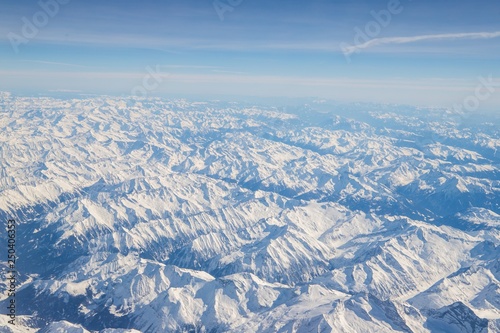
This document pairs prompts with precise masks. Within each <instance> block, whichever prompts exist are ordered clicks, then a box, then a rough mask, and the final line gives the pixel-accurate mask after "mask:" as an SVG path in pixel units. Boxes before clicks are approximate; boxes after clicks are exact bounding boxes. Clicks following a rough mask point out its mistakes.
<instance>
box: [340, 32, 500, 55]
mask: <svg viewBox="0 0 500 333" xmlns="http://www.w3.org/2000/svg"><path fill="white" fill-rule="evenodd" d="M498 37H500V31H494V32H469V33H455V34H438V35H421V36H412V37H385V38H374V39H372V40H369V41H367V42H366V43H363V44H359V45H353V46H348V47H345V48H344V49H343V52H344V53H346V54H352V53H354V52H358V51H359V50H362V49H368V48H371V47H375V46H379V45H384V44H406V43H414V42H420V41H433V40H434V41H435V40H447V39H490V38H498Z"/></svg>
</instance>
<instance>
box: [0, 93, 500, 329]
mask: <svg viewBox="0 0 500 333" xmlns="http://www.w3.org/2000/svg"><path fill="white" fill-rule="evenodd" d="M0 112H1V114H2V116H1V117H0V153H1V155H0V156H1V159H2V162H1V163H0V217H1V219H2V220H4V221H5V220H7V219H9V218H15V219H16V220H17V221H18V222H19V223H20V225H19V226H18V234H17V243H16V244H17V252H18V255H19V258H18V262H17V269H18V270H19V272H20V277H19V281H20V285H19V286H18V293H17V295H16V297H17V298H16V301H17V304H18V308H17V311H18V312H17V314H18V322H17V324H18V325H16V326H12V325H9V324H8V323H7V321H6V320H5V318H3V317H0V331H2V332H4V331H5V332H15V333H17V332H40V333H48V332H82V333H86V332H93V331H97V332H100V333H118V332H130V333H134V332H144V333H146V332H148V333H149V332H154V333H157V332H206V333H216V332H241V333H243V332H300V333H302V332H478V333H479V332H481V333H483V332H497V331H500V283H499V279H500V263H499V261H498V258H500V155H499V154H497V150H498V149H499V148H500V126H492V125H491V121H496V120H495V119H493V120H492V119H486V118H485V122H484V123H481V122H474V123H473V122H470V123H466V122H460V117H458V118H452V120H453V121H452V120H450V118H449V117H446V115H448V113H446V110H425V109H419V108H411V107H399V106H376V105H370V106H369V107H367V106H360V105H352V106H339V105H335V106H331V107H328V105H327V104H324V103H323V104H321V105H315V104H314V103H312V104H311V105H307V106H304V107H302V108H297V109H294V108H286V110H281V109H278V108H271V107H262V106H260V107H256V106H243V105H239V104H235V103H232V104H227V103H224V104H223V103H219V102H203V103H200V102H189V101H186V100H162V99H149V100H146V99H133V98H130V99H120V98H111V97H101V98H91V99H72V100H59V99H52V98H23V97H15V96H13V95H9V94H0ZM457 119H458V120H457ZM495 124H496V123H495ZM497 125H498V124H497ZM2 242H3V244H6V236H5V234H2ZM2 265H3V266H2V269H3V270H5V268H6V267H5V264H4V263H2ZM1 283H2V284H0V291H1V296H0V307H1V308H3V309H5V308H6V304H7V303H6V302H7V301H8V299H7V294H6V292H5V291H6V284H5V281H2V282H1Z"/></svg>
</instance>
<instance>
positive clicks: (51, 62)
mask: <svg viewBox="0 0 500 333" xmlns="http://www.w3.org/2000/svg"><path fill="white" fill-rule="evenodd" d="M20 61H22V62H30V63H34V64H42V65H54V66H67V67H79V68H90V67H88V66H83V65H76V64H69V63H65V62H54V61H44V60H20Z"/></svg>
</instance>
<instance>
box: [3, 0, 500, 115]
mask: <svg viewBox="0 0 500 333" xmlns="http://www.w3.org/2000/svg"><path fill="white" fill-rule="evenodd" d="M54 1H60V2H61V3H58V7H59V8H58V10H54V12H53V13H50V14H53V15H52V16H49V15H46V14H44V9H43V8H42V6H41V5H40V3H39V2H38V1H16V2H7V1H3V4H2V11H1V12H0V22H2V24H1V25H0V90H5V91H13V92H17V93H24V94H32V93H49V92H56V91H75V92H81V93H96V94H113V95H130V94H131V93H132V92H133V91H134V89H135V88H137V87H144V84H143V83H144V80H145V79H146V80H149V81H148V83H147V88H148V89H146V90H145V91H146V92H147V95H148V96H167V97H168V96H174V95H178V94H191V95H202V96H226V95H227V96H268V97H269V96H285V97H320V98H329V99H335V100H339V101H373V102H383V103H405V104H416V105H435V106H445V107H446V106H451V105H454V104H457V103H462V102H463V101H464V99H466V98H467V97H468V96H470V95H471V94H474V92H475V91H476V90H477V89H478V86H480V85H481V82H482V81H481V80H480V79H479V78H480V77H482V78H485V79H486V80H487V81H488V80H489V81H493V82H494V83H498V82H500V80H499V79H498V78H499V77H500V62H499V60H500V3H499V2H498V1H492V0H479V1H439V0H437V1H424V0H412V1H410V0H400V1H398V0H390V1H378V0H376V1H347V0H344V1H326V0H324V1H315V0H313V1H272V0H267V1H261V0H218V1H219V5H220V4H224V5H225V6H227V7H226V8H231V10H227V11H225V12H224V14H223V20H221V17H220V15H219V13H218V12H217V10H216V9H215V7H214V2H213V0H196V1H189V0H183V1H180V0H179V1H168V0H162V1H159V0H158V1H156V0H155V1H127V0H124V1H107V2H105V1H95V0H87V1H82V0H69V1H68V0H64V1H63V0H41V2H42V3H50V2H54ZM63 2H67V3H64V4H62V3H63ZM231 3H232V4H233V5H231ZM49 7H50V6H49ZM50 8H51V9H52V10H53V9H54V6H53V5H52V6H51V7H50ZM40 12H42V13H41V14H40ZM373 13H378V14H380V13H385V14H387V13H389V16H387V15H386V16H384V15H383V14H381V15H382V16H381V17H382V19H381V20H379V21H377V20H376V19H375V18H374V15H373ZM44 15H45V18H48V19H46V20H45V21H44ZM37 19H38V20H39V21H38V22H37V21H36V20H37ZM26 21H28V22H29V23H31V24H34V25H35V23H37V24H38V26H36V25H35V28H36V29H37V30H38V32H37V33H35V34H32V35H33V36H31V35H30V34H28V35H26V33H24V34H23V26H25V25H26ZM370 29H371V30H370ZM25 30H26V28H25ZM359 31H361V32H362V33H363V34H364V36H362V37H360V36H361V34H360V33H359ZM25 32H26V31H25ZM356 37H357V39H356ZM16 38H17V39H16ZM19 38H22V41H23V42H22V43H20V42H19V41H20V40H21V39H19ZM16 43H17V44H16ZM13 45H14V46H13ZM15 45H17V46H15ZM341 45H343V47H341ZM349 47H350V50H351V51H357V52H354V53H352V54H348V55H347V56H346V54H345V52H346V49H348V48H349ZM16 48H17V50H16ZM151 70H153V71H154V72H158V73H159V74H156V75H157V76H156V77H157V79H156V80H155V79H154V78H151V77H150V78H148V75H150V74H149V72H150V71H151ZM158 78H160V79H158ZM483 90H484V89H483ZM135 91H137V89H136V90H135ZM142 91H144V90H142ZM499 95H500V86H499V87H498V88H496V89H495V90H494V91H493V92H492V90H490V94H489V95H488V96H487V97H488V98H482V99H481V105H480V107H481V108H484V109H495V108H497V109H498V107H499V106H500V97H499Z"/></svg>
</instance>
